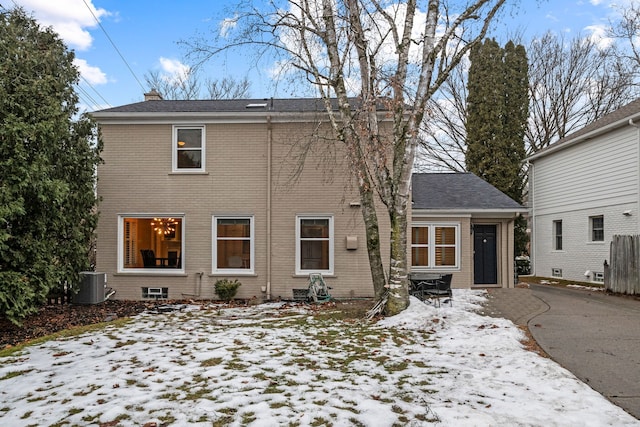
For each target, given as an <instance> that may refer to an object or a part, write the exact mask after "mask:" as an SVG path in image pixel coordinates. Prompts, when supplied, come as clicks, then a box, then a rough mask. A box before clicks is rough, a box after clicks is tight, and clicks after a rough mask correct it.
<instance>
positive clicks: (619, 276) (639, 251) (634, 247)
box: [604, 235, 640, 295]
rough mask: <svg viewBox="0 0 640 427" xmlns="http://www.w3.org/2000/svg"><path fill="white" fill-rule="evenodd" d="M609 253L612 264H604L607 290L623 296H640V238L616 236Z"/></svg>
mask: <svg viewBox="0 0 640 427" xmlns="http://www.w3.org/2000/svg"><path fill="white" fill-rule="evenodd" d="M609 251H610V252H609V259H610V260H611V264H610V265H607V262H606V261H605V264H604V285H605V288H606V289H607V290H608V291H611V292H616V293H621V294H628V295H637V294H640V236H639V235H633V236H623V235H614V236H613V239H612V240H611V246H610V249H609Z"/></svg>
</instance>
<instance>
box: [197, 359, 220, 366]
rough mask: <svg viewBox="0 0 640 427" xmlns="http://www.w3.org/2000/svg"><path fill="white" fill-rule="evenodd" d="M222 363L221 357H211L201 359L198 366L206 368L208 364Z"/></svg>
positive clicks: (216, 364)
mask: <svg viewBox="0 0 640 427" xmlns="http://www.w3.org/2000/svg"><path fill="white" fill-rule="evenodd" d="M221 363H222V357H213V358H211V359H207V360H203V361H202V362H200V366H201V367H203V368H207V367H210V366H218V365H219V364H221Z"/></svg>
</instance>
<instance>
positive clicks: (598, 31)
mask: <svg viewBox="0 0 640 427" xmlns="http://www.w3.org/2000/svg"><path fill="white" fill-rule="evenodd" d="M584 29H585V30H586V31H587V32H589V33H590V35H589V39H590V40H591V41H592V42H594V43H595V44H596V46H598V47H599V48H600V49H606V48H607V47H609V46H611V44H612V43H613V39H612V38H611V37H608V36H607V27H606V25H603V24H600V25H588V26H586V27H585V28H584Z"/></svg>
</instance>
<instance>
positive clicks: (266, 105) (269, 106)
mask: <svg viewBox="0 0 640 427" xmlns="http://www.w3.org/2000/svg"><path fill="white" fill-rule="evenodd" d="M349 101H350V102H351V104H352V105H354V106H355V105H357V104H358V103H359V102H360V100H359V99H358V98H350V99H349ZM332 104H333V108H334V109H337V102H336V100H335V99H334V100H332ZM377 107H378V110H379V111H386V110H387V109H388V108H386V106H385V103H384V102H378V105H377ZM324 111H326V110H325V107H324V103H323V101H322V100H321V99H319V98H289V99H277V98H256V99H207V100H157V101H156V100H153V101H142V102H136V103H134V104H127V105H121V106H119V107H113V108H107V109H104V110H98V111H96V112H95V113H98V114H103V113H107V114H108V113H234V112H237V113H240V112H275V113H278V112H282V113H289V112H324Z"/></svg>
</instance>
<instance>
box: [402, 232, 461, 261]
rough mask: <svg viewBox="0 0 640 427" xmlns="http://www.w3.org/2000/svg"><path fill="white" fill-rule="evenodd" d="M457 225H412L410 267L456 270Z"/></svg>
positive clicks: (457, 258) (457, 254) (458, 246)
mask: <svg viewBox="0 0 640 427" xmlns="http://www.w3.org/2000/svg"><path fill="white" fill-rule="evenodd" d="M459 229H460V226H459V224H413V226H412V227H411V266H412V267H418V268H419V267H423V268H440V269H441V268H457V267H458V266H459V254H460V250H459V248H460V242H459V235H460V233H459Z"/></svg>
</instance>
